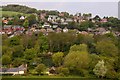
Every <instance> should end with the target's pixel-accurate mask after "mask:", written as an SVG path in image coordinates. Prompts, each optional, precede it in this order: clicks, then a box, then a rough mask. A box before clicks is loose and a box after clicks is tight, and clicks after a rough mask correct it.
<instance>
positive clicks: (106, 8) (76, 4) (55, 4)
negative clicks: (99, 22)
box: [2, 0, 118, 17]
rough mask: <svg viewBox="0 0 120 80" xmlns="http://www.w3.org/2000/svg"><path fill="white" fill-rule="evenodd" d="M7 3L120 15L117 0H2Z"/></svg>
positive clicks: (102, 15) (42, 8)
mask: <svg viewBox="0 0 120 80" xmlns="http://www.w3.org/2000/svg"><path fill="white" fill-rule="evenodd" d="M7 4H20V5H26V6H29V7H32V8H36V9H38V10H58V11H60V12H63V11H66V12H69V13H70V14H75V13H78V12H79V13H92V14H93V17H94V16H95V15H99V16H100V17H104V16H114V17H118V1H117V0H114V1H113V0H109V1H107V0H106V1H105V0H104V1H102V0H101V1H99V2H98V1H95V0H91V1H89V0H88V1H86V0H84V1H83V0H81V1H76V0H74V1H72V0H69V1H65V2H64V1H62V0H61V1H55V0H51V2H50V0H49V1H48V0H44V1H43V0H42V1H40V0H39V1H37V0H34V2H33V0H32V1H29V2H28V1H27V2H26V1H24V2H23V1H20V0H19V1H18V2H10V1H6V0H4V1H2V5H7Z"/></svg>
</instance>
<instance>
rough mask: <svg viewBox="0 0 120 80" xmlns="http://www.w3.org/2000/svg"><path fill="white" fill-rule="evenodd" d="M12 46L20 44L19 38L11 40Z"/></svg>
mask: <svg viewBox="0 0 120 80" xmlns="http://www.w3.org/2000/svg"><path fill="white" fill-rule="evenodd" d="M9 44H10V46H16V45H19V44H20V39H19V37H18V36H15V37H12V38H10V39H9Z"/></svg>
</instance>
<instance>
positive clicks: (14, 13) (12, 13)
mask: <svg viewBox="0 0 120 80" xmlns="http://www.w3.org/2000/svg"><path fill="white" fill-rule="evenodd" d="M0 13H2V15H7V16H15V15H18V14H21V15H25V16H29V15H30V14H24V13H20V12H13V11H1V10H0Z"/></svg>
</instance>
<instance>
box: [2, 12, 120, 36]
mask: <svg viewBox="0 0 120 80" xmlns="http://www.w3.org/2000/svg"><path fill="white" fill-rule="evenodd" d="M35 15H37V14H35ZM91 15H92V14H83V16H81V13H77V14H76V15H74V16H72V18H64V13H62V12H61V13H60V14H59V16H57V15H47V16H48V18H47V19H45V16H46V14H45V13H41V14H40V15H38V17H39V18H40V20H41V21H43V22H44V24H43V25H38V24H37V23H36V24H32V25H31V26H29V27H28V29H25V27H24V26H21V25H9V24H8V23H9V22H10V21H11V20H13V18H12V17H3V18H2V23H3V24H4V25H3V26H2V30H1V31H0V32H1V34H3V35H4V34H7V35H9V37H13V36H15V35H20V34H22V33H25V34H28V35H31V34H32V33H33V32H42V33H43V34H44V35H47V34H48V33H50V32H56V33H59V32H68V31H69V30H74V31H76V33H80V34H93V35H97V34H100V35H102V34H106V33H110V32H111V31H110V29H111V27H109V28H108V29H106V28H104V27H102V26H101V27H99V25H95V26H96V28H87V29H86V30H83V31H82V30H78V29H75V28H74V26H73V25H71V26H67V25H68V24H69V23H72V22H75V23H79V24H80V23H82V22H85V21H91V22H92V23H96V22H100V23H107V22H108V20H107V18H103V19H101V18H100V17H97V20H95V19H94V18H91ZM25 18H26V17H25V16H20V17H19V19H20V20H25ZM59 25H62V26H59ZM69 27H73V29H70V28H69ZM112 33H114V35H115V36H119V35H120V32H118V31H113V32H112Z"/></svg>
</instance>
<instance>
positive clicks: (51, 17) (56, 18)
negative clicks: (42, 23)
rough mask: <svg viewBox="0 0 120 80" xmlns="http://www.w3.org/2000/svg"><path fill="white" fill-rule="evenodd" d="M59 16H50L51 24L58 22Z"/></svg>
mask: <svg viewBox="0 0 120 80" xmlns="http://www.w3.org/2000/svg"><path fill="white" fill-rule="evenodd" d="M58 18H59V17H58V16H56V15H49V17H48V21H50V22H56V21H57V20H58Z"/></svg>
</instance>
